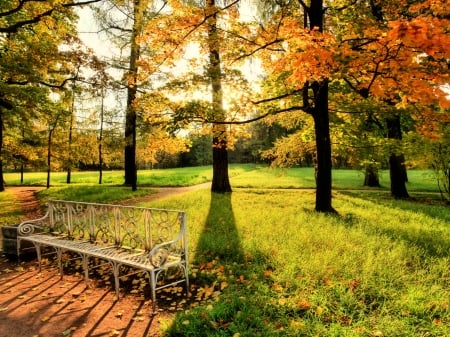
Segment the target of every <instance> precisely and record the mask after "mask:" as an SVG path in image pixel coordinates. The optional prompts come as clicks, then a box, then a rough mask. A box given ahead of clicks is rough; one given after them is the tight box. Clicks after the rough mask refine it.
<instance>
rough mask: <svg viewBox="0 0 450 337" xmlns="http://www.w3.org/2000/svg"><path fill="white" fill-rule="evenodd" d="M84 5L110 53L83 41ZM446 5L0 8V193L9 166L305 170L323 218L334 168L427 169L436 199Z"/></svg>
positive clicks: (444, 100) (442, 146)
mask: <svg viewBox="0 0 450 337" xmlns="http://www.w3.org/2000/svg"><path fill="white" fill-rule="evenodd" d="M87 6H89V8H90V11H91V13H92V18H95V20H96V27H99V34H100V35H99V36H100V37H101V38H102V39H104V40H105V41H107V42H108V45H110V46H111V47H110V53H109V54H107V55H104V54H103V55H101V56H99V55H97V54H96V53H95V51H96V50H95V49H100V46H99V47H98V48H94V49H90V48H87V47H86V46H85V45H84V44H83V41H82V40H81V39H80V34H79V26H78V24H79V22H80V20H81V21H82V20H83V17H80V16H79V13H82V12H80V11H79V9H80V8H86V7H87ZM448 21H449V8H448V4H446V3H445V1H436V0H432V1H431V0H430V1H413V2H406V1H403V0H392V1H387V2H386V1H383V2H381V1H376V0H369V1H345V0H343V1H333V2H330V3H328V2H324V1H322V0H311V1H309V2H304V1H302V0H298V1H270V0H265V1H251V0H245V1H243V0H242V1H238V0H237V1H214V0H207V1H205V2H198V3H197V2H195V1H191V2H189V1H185V2H184V1H175V0H171V1H148V0H140V1H138V0H135V1H114V0H86V1H69V0H67V1H66V0H51V1H28V0H8V1H2V3H1V4H0V34H1V39H0V72H1V75H2V77H1V82H0V130H1V133H0V151H1V157H0V190H3V189H4V185H5V182H4V180H3V172H4V171H6V170H19V171H21V172H25V171H26V170H32V171H34V170H46V171H47V174H48V175H47V187H49V186H50V173H51V172H54V171H66V172H67V183H70V181H71V172H72V171H73V170H86V169H90V170H92V169H97V170H99V172H100V175H99V183H102V171H103V170H104V169H123V170H124V184H125V185H129V186H131V188H132V189H133V190H136V188H137V174H138V173H137V172H138V170H139V169H144V168H164V167H180V166H190V165H207V164H212V167H213V177H212V187H211V190H212V191H213V192H231V185H230V182H229V175H228V164H229V162H236V163H250V162H252V163H255V162H266V163H270V164H271V165H274V166H281V167H291V166H294V165H304V166H313V167H314V168H315V174H314V176H315V178H316V187H317V189H316V207H315V209H316V210H317V211H323V212H334V209H333V206H332V200H331V186H332V176H331V171H332V167H335V168H339V167H345V168H355V169H361V170H363V172H365V184H366V185H368V186H378V185H379V175H378V172H379V170H380V169H384V168H387V169H389V172H390V189H391V194H392V196H393V197H395V198H408V197H409V194H408V191H407V189H406V182H407V181H408V176H407V171H406V170H407V169H409V168H430V169H432V170H433V171H434V172H435V177H436V181H437V183H438V186H439V189H440V190H441V191H443V192H444V193H443V195H445V196H446V197H447V198H448V195H449V179H450V175H449V171H450V168H449V162H450V160H449V158H450V154H449V153H450V149H449V144H450V142H449V110H448V107H449V99H448V93H447V91H446V89H445V88H446V87H448V75H449V72H448V70H449V61H448V60H449V59H450V57H449V51H450V42H449V40H450V38H449V36H450V35H449V34H448V33H449V32H448V29H449V24H448Z"/></svg>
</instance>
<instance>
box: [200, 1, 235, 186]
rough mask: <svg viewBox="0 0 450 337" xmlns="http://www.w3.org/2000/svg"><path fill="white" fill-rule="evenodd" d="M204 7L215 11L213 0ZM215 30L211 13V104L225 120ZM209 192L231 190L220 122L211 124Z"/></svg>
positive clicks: (209, 20) (215, 111) (224, 132)
mask: <svg viewBox="0 0 450 337" xmlns="http://www.w3.org/2000/svg"><path fill="white" fill-rule="evenodd" d="M206 7H207V8H208V9H209V10H210V11H209V12H211V13H214V11H215V0H207V2H206ZM219 39H220V38H219V34H218V32H217V17H216V15H215V14H214V15H211V16H210V18H209V19H208V48H209V70H208V76H209V79H210V81H211V87H212V106H213V110H214V118H215V119H216V120H217V121H224V120H225V111H224V109H223V92H222V77H221V75H222V71H221V64H220V40H219ZM211 192H216V193H227V192H231V184H230V179H229V176H228V149H227V133H226V127H225V126H224V125H221V124H215V125H213V180H212V184H211Z"/></svg>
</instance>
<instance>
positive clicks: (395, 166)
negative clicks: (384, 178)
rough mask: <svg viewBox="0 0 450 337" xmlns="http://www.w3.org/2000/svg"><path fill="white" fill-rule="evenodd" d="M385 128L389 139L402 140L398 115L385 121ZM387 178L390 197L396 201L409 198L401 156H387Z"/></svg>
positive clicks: (393, 153) (394, 153) (393, 154)
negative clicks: (389, 184) (388, 179)
mask: <svg viewBox="0 0 450 337" xmlns="http://www.w3.org/2000/svg"><path fill="white" fill-rule="evenodd" d="M386 126H387V136H388V138H389V139H396V140H401V139H402V130H401V124H400V115H398V114H397V115H395V116H392V117H390V118H388V119H386ZM389 176H390V179H391V195H392V196H393V197H394V198H396V199H407V198H409V194H408V190H407V189H406V182H407V181H408V177H407V173H406V166H405V158H404V156H403V154H397V153H396V152H395V151H393V152H392V153H391V155H390V156H389Z"/></svg>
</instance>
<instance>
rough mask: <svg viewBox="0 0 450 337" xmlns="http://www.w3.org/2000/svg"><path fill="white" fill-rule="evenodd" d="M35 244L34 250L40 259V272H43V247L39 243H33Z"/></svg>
mask: <svg viewBox="0 0 450 337" xmlns="http://www.w3.org/2000/svg"><path fill="white" fill-rule="evenodd" d="M33 244H34V248H35V249H36V256H37V259H38V266H39V272H41V271H42V263H41V259H42V253H41V245H40V244H39V243H33Z"/></svg>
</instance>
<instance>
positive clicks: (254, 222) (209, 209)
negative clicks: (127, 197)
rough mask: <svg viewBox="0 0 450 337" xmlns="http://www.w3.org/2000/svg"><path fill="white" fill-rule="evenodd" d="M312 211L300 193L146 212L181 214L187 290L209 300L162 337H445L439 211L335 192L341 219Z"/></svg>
mask: <svg viewBox="0 0 450 337" xmlns="http://www.w3.org/2000/svg"><path fill="white" fill-rule="evenodd" d="M313 204H314V193H313V192H311V191H299V190H290V191H289V190H288V191H278V190H277V191H264V192H263V191H260V190H259V191H258V190H238V191H235V192H234V193H232V195H231V196H227V195H215V194H213V195H211V193H209V192H207V191H198V192H191V193H189V194H188V195H184V196H183V197H182V198H176V197H175V198H172V199H169V200H166V201H164V202H160V203H156V206H158V207H178V208H183V209H186V211H187V214H188V224H189V240H190V241H189V248H190V249H189V251H190V252H191V260H192V261H193V265H192V269H191V278H192V282H193V283H196V284H197V285H199V286H201V287H203V289H206V290H208V289H211V286H213V288H214V291H215V292H212V293H211V292H207V291H205V292H204V293H203V296H202V295H201V292H200V296H199V295H198V294H197V295H195V297H196V299H197V300H198V303H197V304H198V305H197V306H195V307H194V308H191V309H189V310H187V311H185V312H183V313H180V314H178V315H177V317H176V319H175V320H174V321H173V322H172V321H171V322H167V327H168V330H167V333H168V334H169V335H171V336H233V335H234V334H237V333H239V335H236V336H257V335H260V336H405V337H406V336H450V308H449V299H450V258H449V256H450V211H449V209H448V206H441V205H429V204H420V203H417V202H408V201H393V200H391V199H390V198H386V197H380V196H375V195H374V194H373V193H371V194H368V195H367V196H360V195H359V194H358V193H353V192H352V193H343V192H336V193H335V195H334V204H335V207H336V209H338V210H339V213H340V214H339V216H327V215H324V214H317V213H315V212H313ZM152 205H155V204H152ZM199 205H202V206H200V207H199ZM222 287H224V288H223V290H222ZM194 304H195V303H194Z"/></svg>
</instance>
